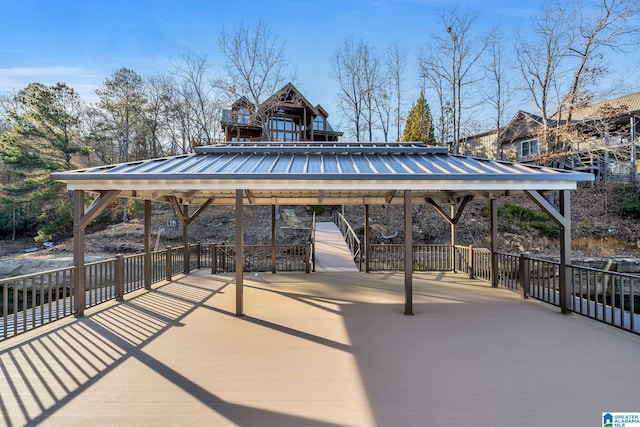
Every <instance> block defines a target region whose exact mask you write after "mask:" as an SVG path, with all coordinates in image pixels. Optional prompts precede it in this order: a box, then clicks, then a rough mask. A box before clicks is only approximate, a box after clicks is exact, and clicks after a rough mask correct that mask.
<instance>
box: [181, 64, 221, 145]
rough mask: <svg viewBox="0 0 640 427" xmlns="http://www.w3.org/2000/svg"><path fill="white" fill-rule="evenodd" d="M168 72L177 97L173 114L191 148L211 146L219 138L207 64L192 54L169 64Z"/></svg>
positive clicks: (215, 98)
mask: <svg viewBox="0 0 640 427" xmlns="http://www.w3.org/2000/svg"><path fill="white" fill-rule="evenodd" d="M171 65H172V68H171V70H170V72H171V74H173V75H174V76H175V78H176V85H175V86H174V91H175V92H176V93H177V94H178V96H179V98H180V103H179V105H176V106H174V107H175V108H177V109H176V110H174V112H176V113H179V114H180V116H181V117H180V119H181V120H182V121H183V126H182V129H183V130H184V131H185V132H186V137H187V138H188V140H189V143H190V144H191V145H203V144H204V145H211V144H214V143H215V142H216V141H217V140H218V139H219V132H220V119H219V117H220V100H219V97H218V96H217V94H216V93H215V90H214V85H213V83H212V82H211V81H210V79H209V77H208V75H207V73H208V71H209V63H208V62H207V59H206V58H205V57H202V56H196V55H194V54H192V53H186V54H184V55H182V61H181V62H172V63H171Z"/></svg>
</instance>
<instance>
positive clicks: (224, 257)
mask: <svg viewBox="0 0 640 427" xmlns="http://www.w3.org/2000/svg"><path fill="white" fill-rule="evenodd" d="M220 248H221V249H222V250H221V251H220V255H221V256H220V271H222V272H223V273H225V272H226V271H227V251H226V250H225V245H224V243H223V244H221V245H220Z"/></svg>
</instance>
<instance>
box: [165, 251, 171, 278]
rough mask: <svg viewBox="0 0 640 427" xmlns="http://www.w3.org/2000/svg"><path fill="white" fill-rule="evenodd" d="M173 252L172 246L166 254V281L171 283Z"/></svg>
mask: <svg viewBox="0 0 640 427" xmlns="http://www.w3.org/2000/svg"><path fill="white" fill-rule="evenodd" d="M171 251H172V249H171V246H167V248H166V249H165V252H164V259H165V265H164V266H165V279H167V281H171V278H172V277H173V260H172V259H171V258H172V257H171Z"/></svg>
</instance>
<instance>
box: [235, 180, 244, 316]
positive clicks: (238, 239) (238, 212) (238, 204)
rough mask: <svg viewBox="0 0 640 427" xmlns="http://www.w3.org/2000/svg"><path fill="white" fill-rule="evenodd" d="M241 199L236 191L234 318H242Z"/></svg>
mask: <svg viewBox="0 0 640 427" xmlns="http://www.w3.org/2000/svg"><path fill="white" fill-rule="evenodd" d="M242 197H243V191H242V190H236V316H244V301H243V291H244V289H243V287H244V276H243V264H244V260H243V258H244V256H243V255H244V242H243V238H242V233H243V230H242V220H243V215H242V213H243V212H242V210H243V205H242V201H243V200H242Z"/></svg>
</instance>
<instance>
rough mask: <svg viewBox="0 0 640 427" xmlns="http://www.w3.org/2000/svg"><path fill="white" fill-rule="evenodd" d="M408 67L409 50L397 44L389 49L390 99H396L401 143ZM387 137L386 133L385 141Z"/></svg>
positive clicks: (386, 61)
mask: <svg viewBox="0 0 640 427" xmlns="http://www.w3.org/2000/svg"><path fill="white" fill-rule="evenodd" d="M406 65H407V50H406V49H405V48H404V47H403V46H402V45H401V44H400V43H399V42H395V43H393V44H392V45H391V46H389V47H388V48H387V51H386V55H385V67H386V69H387V75H388V79H389V88H390V90H389V92H388V93H389V98H390V101H391V98H394V99H393V101H395V106H394V111H393V112H394V114H395V126H396V130H397V136H396V141H400V138H401V136H402V92H403V82H404V78H405V71H406ZM386 140H387V136H386V133H385V141H386Z"/></svg>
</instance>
